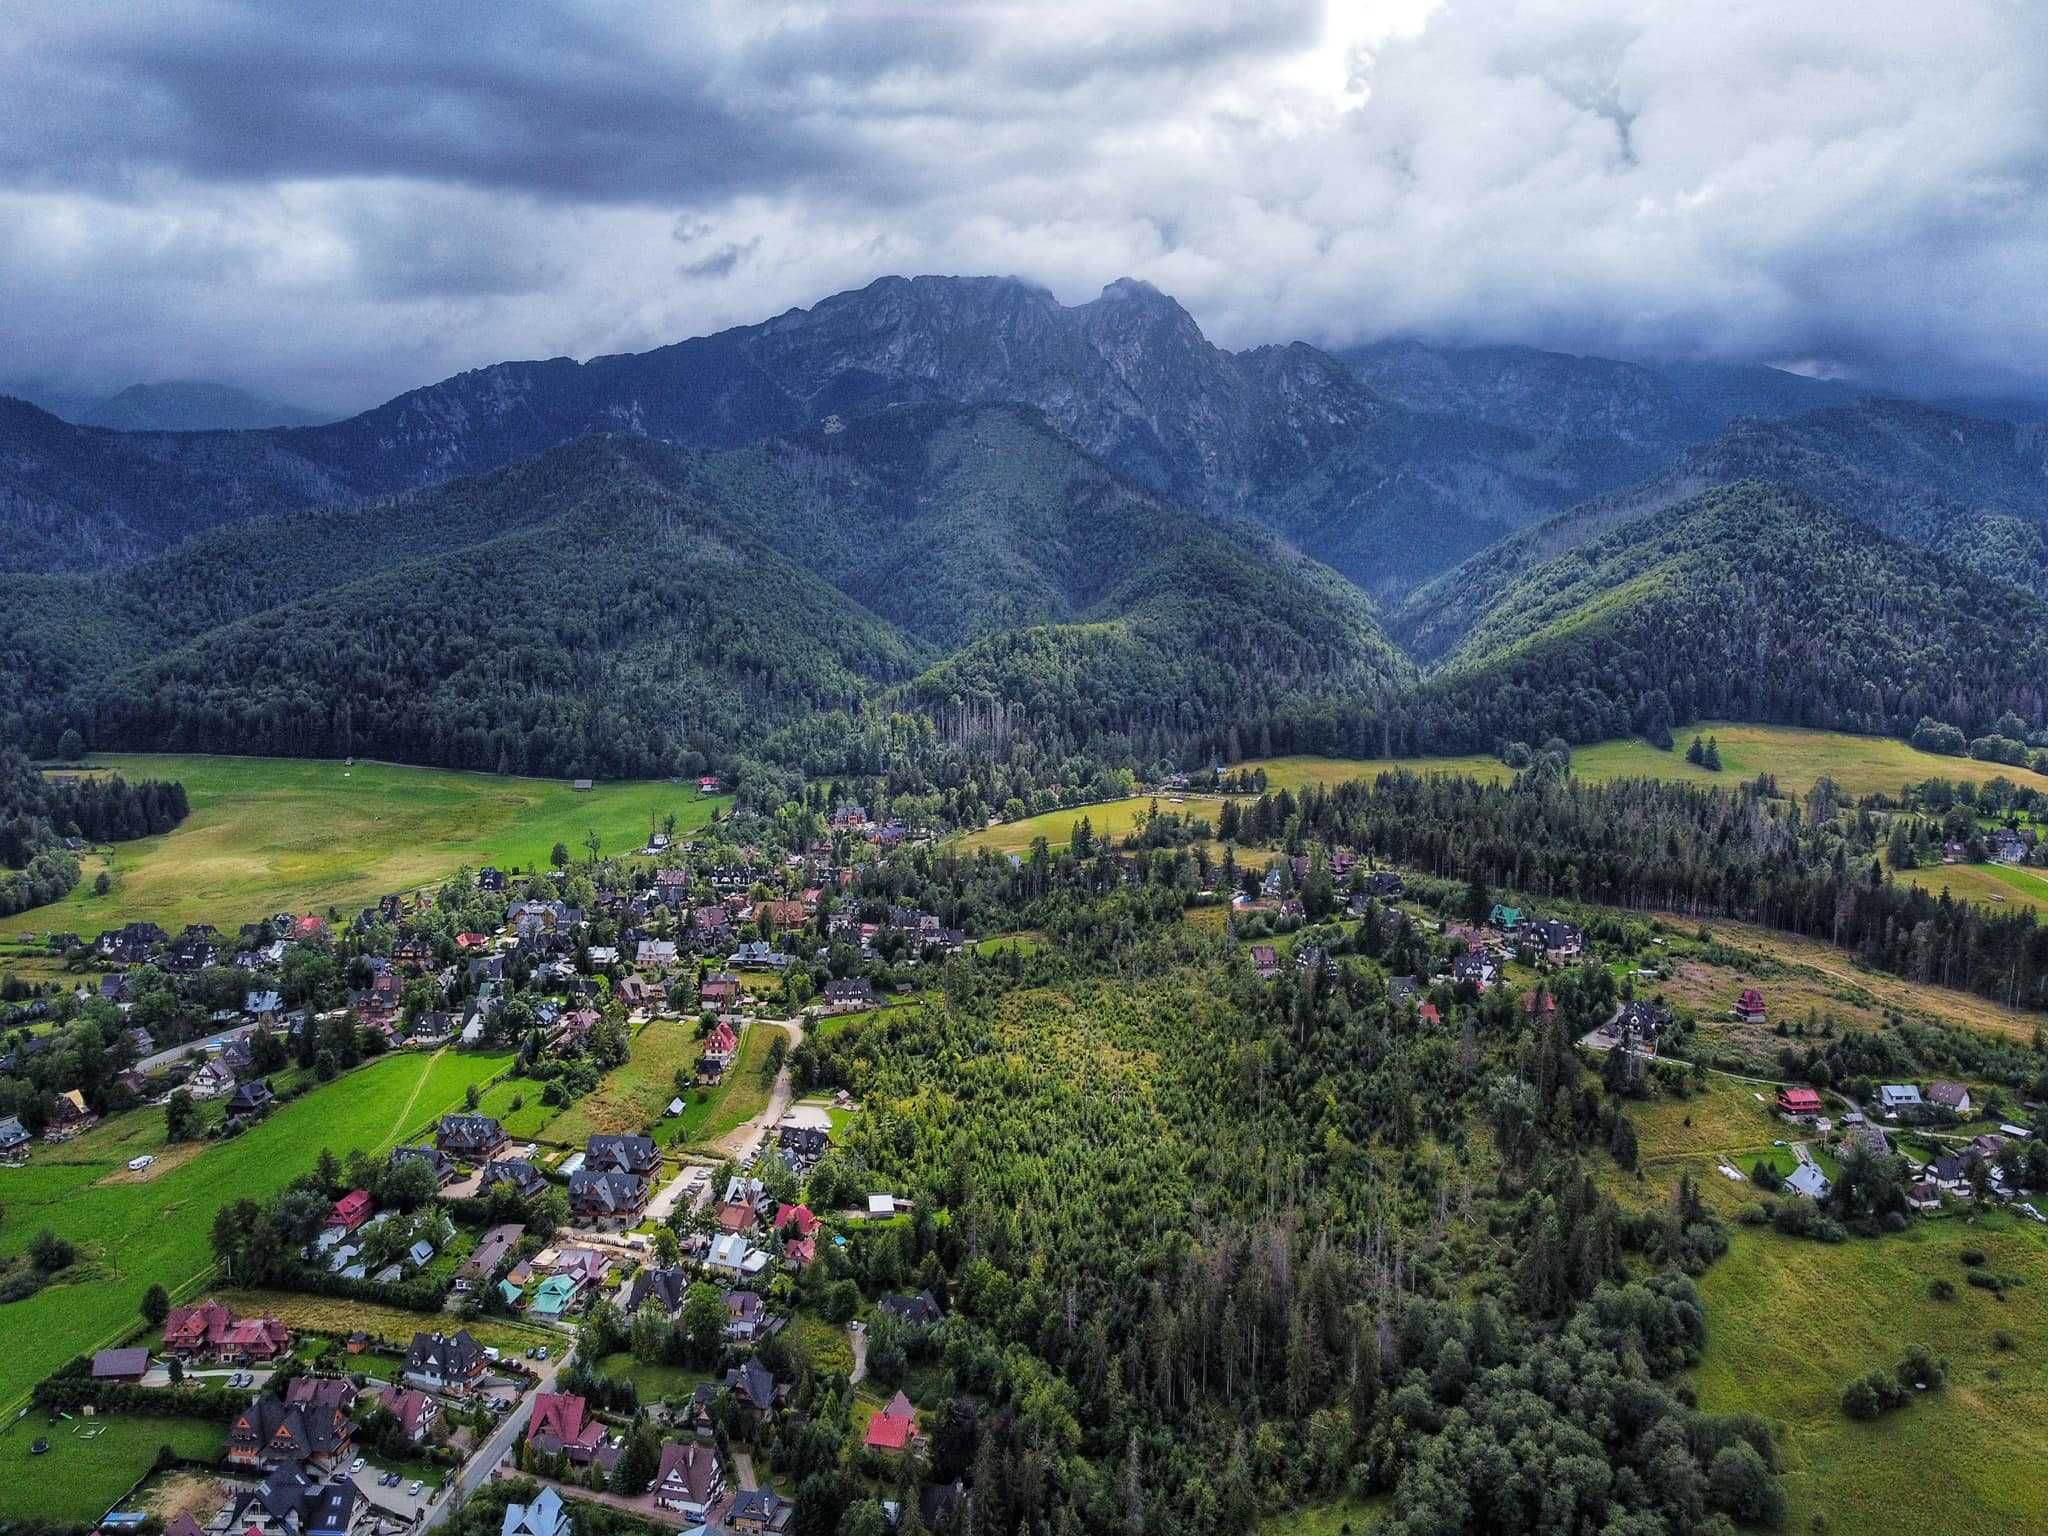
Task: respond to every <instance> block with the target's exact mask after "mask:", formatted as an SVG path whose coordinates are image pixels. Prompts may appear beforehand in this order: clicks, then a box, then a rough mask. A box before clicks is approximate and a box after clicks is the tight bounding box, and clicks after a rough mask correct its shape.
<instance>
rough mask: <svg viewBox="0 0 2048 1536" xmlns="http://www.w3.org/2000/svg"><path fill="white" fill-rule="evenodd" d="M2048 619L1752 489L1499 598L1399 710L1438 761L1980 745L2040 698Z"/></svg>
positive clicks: (1684, 510)
mask: <svg viewBox="0 0 2048 1536" xmlns="http://www.w3.org/2000/svg"><path fill="white" fill-rule="evenodd" d="M2044 678H2048V608H2044V606H2043V605H2042V604H2041V603H2040V602H2039V601H2037V600H2036V599H2034V598H2032V597H2030V596H2028V595H2026V594H2025V593H2022V592H2020V591H2019V590H2018V589H2017V588H2014V587H2010V586H2006V585H2004V584H2001V583H1996V582H1987V581H1984V580H1983V579H1982V578H1980V577H1977V576H1976V575H1974V574H1973V573H1971V572H1969V571H1966V570H1965V569H1963V568H1962V567H1960V566H1958V565H1955V564H1953V563H1951V562H1949V561H1947V560H1944V559H1941V558H1939V557H1935V556H1929V555H1925V554H1922V553H1920V552H1919V551H1916V550H1912V549H1909V548H1907V547H1906V546H1904V545H1902V544H1898V543H1894V542H1892V541H1890V540H1888V539H1885V538H1882V537H1880V536H1878V535H1877V534H1875V533H1874V532H1873V531H1872V530H1871V529H1869V528H1868V527H1866V526H1863V525H1861V524H1857V523H1854V522H1851V521H1850V520H1849V519H1847V518H1844V517H1842V516H1841V515H1840V514H1838V513H1836V512H1833V511H1831V510H1830V509H1828V508H1827V507H1825V506H1822V505H1821V504H1819V503H1818V502H1815V501H1813V500H1812V499H1810V498H1808V497H1806V496H1803V495H1800V494H1798V493H1797V492H1793V491H1787V490H1782V489H1778V488H1774V487H1770V486H1765V485H1762V484H1758V483H1755V482H1745V483H1743V484H1741V485H1737V486H1733V487H1729V488H1727V489H1723V490H1715V491H1710V492H1708V493H1706V494H1705V495H1703V496H1700V497H1698V498H1696V499H1694V500H1692V501H1689V502H1686V503H1683V504H1681V505H1679V506H1676V507H1672V508H1670V509H1669V510H1667V511H1664V512H1660V513H1657V514H1655V515H1654V516H1651V517H1647V518H1643V519H1640V520H1638V521H1636V522H1633V523H1630V524H1628V525H1626V526H1624V527H1622V528H1619V529H1616V530H1614V531H1612V532H1610V533H1608V534H1606V535H1605V536H1603V537H1601V538H1599V539H1597V540H1595V541H1593V542H1592V543H1590V544H1588V545H1586V546H1585V547H1584V548H1582V549H1578V550H1575V551H1573V552H1571V553H1570V554H1567V555H1563V556H1560V557H1559V558H1557V559H1555V560H1553V561H1551V562H1549V563H1548V564H1545V565H1541V566H1538V567H1536V568H1535V569H1533V570H1531V571H1529V572H1527V573H1526V574H1525V575H1523V576H1522V577H1520V578H1519V579H1518V580H1516V581H1515V582H1513V583H1512V584H1510V585H1509V586H1508V587H1507V588H1506V590H1505V591H1503V592H1502V594H1501V595H1500V596H1499V597H1498V598H1497V599H1496V600H1495V601H1494V603H1493V604H1492V606H1491V608H1490V609H1489V611H1488V613H1487V616H1486V618H1485V620H1484V621H1483V622H1482V623H1481V624H1480V625H1479V626H1478V627H1477V628H1476V629H1474V630H1473V631H1472V633H1471V634H1470V636H1469V637H1468V638H1467V639H1466V641H1465V643H1464V644H1463V645H1462V646H1461V647H1460V648H1459V650H1458V651H1457V652H1456V654H1455V655H1453V656H1452V657H1451V658H1450V661H1449V663H1448V664H1447V665H1446V667H1445V668H1444V670H1443V671H1442V672H1441V673H1439V674H1437V675H1436V676H1435V677H1433V678H1432V679H1431V680H1430V682H1429V683H1428V684H1427V685H1426V686H1425V687H1424V689H1423V690H1422V692H1421V693H1420V694H1419V695H1418V696H1417V697H1416V699H1415V700H1414V701H1413V703H1412V705H1411V711H1410V715H1411V720H1410V728H1411V735H1410V737H1409V740H1410V743H1411V745H1412V746H1413V747H1415V748H1416V749H1426V750H1432V751H1450V750H1471V749H1473V748H1475V747H1477V748H1483V747H1486V746H1488V745H1491V744H1494V743H1497V742H1500V741H1502V740H1506V739H1509V738H1513V737H1520V738H1523V739H1526V740H1531V741H1534V740H1537V739H1539V738H1541V737H1545V736H1550V735H1557V736H1561V737H1563V738H1564V739H1566V740H1567V741H1594V740H1599V739H1602V738H1605V737H1611V736H1619V735H1627V734H1631V733H1633V732H1636V731H1652V732H1653V731H1654V730H1655V728H1656V726H1657V725H1658V724H1659V723H1660V722H1661V723H1662V724H1664V725H1666V726H1668V725H1669V723H1670V721H1671V720H1673V719H1679V720H1685V719H1702V718H1717V719H1744V720H1758V721H1766V722H1780V723H1785V724H1798V725H1815V726H1829V727H1837V728H1843V729H1848V730H1856V731H1866V732H1871V733H1876V734H1891V735H1906V734H1908V733H1910V732H1911V730H1912V729H1913V727H1914V725H1915V724H1916V723H1917V722H1918V721H1919V719H1920V718H1921V717H1922V716H1924V715H1925V716H1932V717H1934V718H1935V719H1938V720H1944V721H1949V722H1951V723H1961V724H1962V725H1964V726H1965V727H1966V728H1967V729H1968V731H1969V733H1970V734H1976V733H1977V732H1978V731H1979V730H1980V729H1982V728H1986V727H1988V726H1989V725H1990V723H1991V722H1992V721H1993V720H1995V719H1996V718H1998V717H1999V716H2000V715H2002V714H2004V713H2005V712H2007V711H2011V712H2013V713H2015V714H2016V715H2017V716H2018V717H2019V718H2020V720H2021V721H2023V722H2024V723H2025V724H2026V725H2027V727H2028V728H2029V729H2034V728H2037V727H2038V725H2039V723H2040V721H2041V720H2042V718H2043V706H2044V702H2048V683H2044V681H2043V680H2044Z"/></svg>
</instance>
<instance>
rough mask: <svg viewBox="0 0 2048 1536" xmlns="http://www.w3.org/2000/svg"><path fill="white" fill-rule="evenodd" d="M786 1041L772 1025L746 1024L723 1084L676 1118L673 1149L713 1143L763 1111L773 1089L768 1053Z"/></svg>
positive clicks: (785, 1037)
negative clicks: (778, 1043) (737, 1052)
mask: <svg viewBox="0 0 2048 1536" xmlns="http://www.w3.org/2000/svg"><path fill="white" fill-rule="evenodd" d="M788 1039H789V1034H788V1032H787V1031H785V1030H782V1029H779V1028H777V1027H776V1026H775V1025H773V1024H749V1025H748V1026H747V1028H746V1033H745V1034H743V1035H741V1036H740V1050H739V1055H738V1056H736V1057H735V1058H734V1059H733V1062H732V1065H730V1066H729V1067H727V1068H726V1069H725V1078H724V1081H722V1082H721V1083H720V1084H719V1085H718V1086H717V1087H716V1088H714V1089H713V1090H712V1091H711V1093H710V1094H709V1095H708V1096H707V1097H706V1098H705V1099H704V1100H703V1101H702V1102H701V1103H697V1102H693V1103H691V1104H689V1105H688V1106H687V1107H686V1108H685V1109H684V1110H683V1112H682V1113H681V1114H680V1115H678V1116H677V1117H676V1119H675V1126H676V1130H675V1142H676V1145H678V1146H690V1145H701V1144H703V1143H705V1142H712V1141H716V1140H718V1138H719V1137H721V1136H724V1135H727V1134H728V1133H730V1132H732V1131H736V1130H738V1129H739V1128H740V1127H741V1126H743V1125H745V1124H746V1123H747V1122H748V1121H749V1120H752V1119H754V1118H755V1117H756V1116H758V1115H759V1114H760V1113H761V1111H762V1110H764V1109H766V1108H767V1107H768V1093H769V1090H770V1089H772V1088H773V1087H774V1086H775V1074H774V1073H773V1072H772V1071H770V1070H769V1068H768V1053H769V1051H770V1050H772V1049H773V1048H774V1045H775V1042H776V1041H778V1040H782V1041H785V1042H786V1041H787V1040H788ZM691 1059H692V1060H695V1059H696V1058H695V1057H692V1058H691Z"/></svg>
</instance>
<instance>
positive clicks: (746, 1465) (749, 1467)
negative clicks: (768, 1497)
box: [732, 1451, 761, 1490]
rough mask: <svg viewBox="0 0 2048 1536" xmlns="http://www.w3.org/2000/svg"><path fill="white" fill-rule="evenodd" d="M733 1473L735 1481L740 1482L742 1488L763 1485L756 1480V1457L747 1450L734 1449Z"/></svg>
mask: <svg viewBox="0 0 2048 1536" xmlns="http://www.w3.org/2000/svg"><path fill="white" fill-rule="evenodd" d="M732 1475H733V1481H735V1482H736V1483H738V1484H739V1485H740V1487H741V1489H742V1490H747V1489H753V1488H758V1487H760V1486H761V1485H760V1484H759V1483H757V1482H755V1481H754V1458H753V1457H751V1456H749V1455H748V1454H747V1453H746V1452H745V1451H734V1452H733V1453H732Z"/></svg>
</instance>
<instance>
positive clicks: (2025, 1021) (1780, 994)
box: [1646, 912, 2040, 1049]
mask: <svg viewBox="0 0 2048 1536" xmlns="http://www.w3.org/2000/svg"><path fill="white" fill-rule="evenodd" d="M1659 915H1661V916H1662V917H1663V919H1664V921H1665V922H1666V923H1668V924H1670V925H1671V927H1672V929H1673V930H1674V937H1673V939H1672V943H1671V951H1672V963H1673V964H1674V965H1675V975H1674V976H1673V978H1672V979H1671V980H1669V981H1665V982H1660V983H1655V984H1653V985H1652V984H1646V986H1648V989H1649V990H1652V991H1659V992H1662V993H1664V994H1665V995H1666V997H1667V998H1669V1000H1670V1001H1671V1002H1672V1003H1674V1004H1676V1005H1677V1006H1679V1007H1683V1008H1691V1009H1694V1010H1695V1011H1696V1012H1697V1013H1698V1014H1699V1017H1700V1018H1701V1020H1702V1022H1703V1023H1709V1024H1711V1028H1709V1029H1708V1030H1707V1031H1706V1032H1707V1033H1708V1035H1709V1036H1710V1037H1711V1036H1712V1035H1713V1034H1714V1033H1716V1032H1717V1031H1720V1030H1722V1029H1724V1028H1728V1027H1730V1026H1725V1025H1722V1024H1720V1023H1718V1022H1716V1021H1720V1020H1725V1019H1726V1018H1727V1016H1728V1007H1729V1005H1730V1004H1731V1003H1732V1002H1734V1000H1735V997H1736V995H1737V994H1738V993H1739V992H1740V991H1741V990H1742V988H1743V987H1745V986H1749V985H1752V984H1754V985H1757V986H1760V987H1761V988H1762V989H1763V992H1764V998H1765V1001H1766V1003H1767V1004H1768V1005H1769V1007H1770V1008H1771V1010H1772V1015H1771V1016H1772V1019H1773V1021H1774V1022H1775V1021H1776V1020H1777V1019H1780V1018H1784V1019H1787V1020H1797V1019H1803V1018H1804V1017H1805V1016H1806V1015H1807V1013H1808V1012H1809V1011H1816V1010H1817V1011H1819V1012H1820V1013H1822V1014H1823V1015H1825V1014H1828V1013H1833V1014H1834V1015H1835V1017H1836V1019H1837V1021H1838V1022H1840V1023H1842V1024H1846V1025H1849V1026H1852V1027H1856V1028H1865V1029H1880V1028H1883V1027H1884V1024H1885V1015H1886V1014H1887V1013H1891V1012H1896V1013H1899V1014H1901V1015H1902V1016H1904V1017H1906V1018H1908V1019H1916V1020H1921V1021H1924V1022H1927V1023H1935V1024H1948V1025H1953V1026H1957V1027H1960V1028H1963V1029H1975V1030H1981V1031H1982V1032H1984V1033H1985V1034H1992V1035H2003V1036H2005V1037H2006V1038H2007V1039H2011V1040H2019V1041H2025V1042H2031V1041H2032V1039H2033V1037H2034V1029H2035V1026H2036V1025H2037V1024H2038V1023H2039V1022H2040V1018H2039V1016H2038V1015H2036V1014H2032V1013H2024V1012H2014V1011H2012V1010H2011V1009H2006V1008H2001V1007H1999V1006H1998V1005H1997V1004H1996V1003H1994V1002H1992V1001H1990V1000H1989V999H1988V998H1982V997H1977V996H1975V995H1974V994H1972V993H1968V992H1958V991H1953V990H1951V989H1949V988H1947V987H1935V986H1927V985H1923V984H1922V983H1920V982H1915V981H1907V980H1904V979H1903V978H1901V977H1897V976H1887V975H1884V974H1883V973H1881V972H1878V971H1869V970H1863V969H1860V968H1859V967H1858V966H1857V964H1856V962H1855V961H1854V959H1853V958H1851V957H1850V956H1849V955H1848V954H1846V953H1845V952H1843V951H1841V950H1838V949H1836V948H1834V947H1833V946H1832V945H1829V944H1824V943H1822V942H1821V941H1819V940H1818V939H1803V938H1799V937H1796V936H1795V935H1792V934H1785V933H1778V932H1776V931H1774V930H1772V929H1769V928H1759V927H1755V926H1753V925H1751V924H1748V923H1735V922H1728V921H1725V920H1722V919H1719V918H1716V919H1713V920H1711V921H1710V922H1709V923H1708V924H1707V927H1708V930H1709V931H1710V932H1711V933H1712V935H1713V937H1714V939H1715V940H1716V942H1717V943H1719V944H1720V945H1722V946H1724V948H1727V949H1732V950H1735V951H1737V952H1739V953H1740V954H1741V955H1742V956H1743V957H1744V958H1743V961H1742V963H1738V964H1735V965H1709V964H1706V963H1705V962H1704V961H1703V960H1701V959H1699V958H1697V957H1696V955H1695V954H1694V953H1693V952H1695V951H1697V949H1698V946H1697V944H1696V943H1695V942H1694V941H1693V940H1692V939H1691V938H1690V937H1685V936H1688V935H1691V934H1692V933H1693V932H1695V931H1696V930H1697V929H1698V927H1699V920H1698V919H1697V918H1686V917H1681V916H1679V915H1677V914H1676V913H1669V912H1667V913H1662V914H1659ZM1779 1043H1782V1042H1776V1041H1774V1042H1773V1043H1772V1044H1773V1049H1775V1046H1776V1044H1779Z"/></svg>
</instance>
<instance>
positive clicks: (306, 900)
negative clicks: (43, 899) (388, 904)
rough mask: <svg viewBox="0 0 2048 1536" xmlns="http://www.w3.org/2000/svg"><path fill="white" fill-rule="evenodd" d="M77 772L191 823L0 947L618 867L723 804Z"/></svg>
mask: <svg viewBox="0 0 2048 1536" xmlns="http://www.w3.org/2000/svg"><path fill="white" fill-rule="evenodd" d="M91 763H92V766H93V767H94V768H95V769H98V770H107V771H118V772H120V773H122V774H123V775H125V776H126V777H128V778H129V779H131V780H134V779H142V778H159V779H176V780H178V781H179V782H180V783H182V784H183V785H184V786H185V790H186V793H187V795H188V797H189V798H190V801H191V807H192V810H191V814H190V815H189V816H188V817H187V818H186V819H185V822H184V823H183V825H181V826H179V827H177V828H176V829H175V830H173V831H171V832H167V833H164V834H162V835H161V836H158V837H147V838H141V839H138V840H137V841H135V842H129V843H116V844H113V845H111V847H112V852H111V853H110V854H106V855H98V854H95V855H93V856H91V857H89V858H88V859H86V860H85V861H84V864H85V870H84V877H83V878H82V879H81V880H80V882H79V884H78V886H77V887H76V888H75V889H74V890H73V891H72V892H71V894H70V895H69V896H67V897H66V898H65V899H64V900H63V901H60V902H57V903H55V904H53V905H51V906H47V907H37V908H33V909H31V910H30V911H27V912H22V913H18V914H16V915H15V916H13V917H10V918H6V919H0V936H4V935H5V934H8V933H14V932H20V931H22V930H28V931H30V932H37V933H41V932H45V931H48V930H50V929H65V930H71V931H74V932H78V933H83V934H88V935H89V934H93V933H97V932H99V931H100V930H101V929H102V928H107V927H114V926H118V925H119V924H121V923H124V922H136V921H151V922H156V923H160V924H162V925H163V926H164V927H165V928H167V929H170V930H171V931H173V932H175V931H176V930H177V929H179V928H180V927H182V926H183V925H184V924H186V923H188V922H210V923H214V924H215V925H217V926H219V927H222V928H231V927H232V926H233V925H234V924H237V923H242V922H253V921H255V920H256V919H258V918H263V917H268V916H270V915H271V914H272V913H274V912H278V911H309V910H310V911H325V910H326V909H327V908H328V907H336V908H340V909H343V910H346V909H347V908H349V907H352V906H361V905H364V904H366V903H368V902H371V901H374V900H375V899H376V898H377V897H379V896H381V895H383V894H385V893H386V892H390V891H403V890H410V889H414V888H416V887H418V886H421V885H426V884H431V883H433V882H435V881H438V880H442V879H445V878H446V877H447V876H448V875H450V874H452V873H453V872H454V871H455V870H457V869H459V868H461V867H463V866H464V865H470V866H475V865H481V864H498V865H500V866H503V867H506V868H510V867H512V866H515V865H516V866H518V867H520V868H523V869H533V868H540V867H544V866H545V865H546V863H547V859H548V853H549V851H550V849H552V847H553V846H554V844H555V843H556V842H558V841H560V842H565V843H567V844H568V845H569V846H570V847H571V848H573V849H576V850H577V851H578V853H579V856H580V853H581V850H582V846H583V839H584V838H585V836H586V835H588V834H589V833H591V832H595V833H596V834H597V836H598V838H599V840H600V844H601V846H602V847H603V848H604V850H605V851H607V852H610V853H619V852H624V851H626V850H628V849H632V848H638V847H640V846H642V845H643V844H644V843H645V842H646V839H647V834H648V830H649V827H650V825H651V824H652V823H653V822H654V821H655V820H657V819H659V818H661V817H664V816H667V815H669V814H673V815H674V816H675V817H676V825H677V830H678V832H679V833H680V832H686V831H688V830H690V829H692V828H695V827H699V826H702V825H703V824H704V823H706V822H707V821H709V820H710V819H711V817H712V815H713V813H714V812H716V811H717V810H719V809H720V808H722V807H723V806H725V805H727V804H729V803H730V802H729V800H728V799H725V798H721V797H705V796H700V795H699V794H698V793H697V790H696V788H695V786H694V785H681V784H671V783H668V782H666V781H637V782H631V783H620V784H601V785H599V786H597V787H596V788H594V789H591V790H587V791H580V792H579V791H577V790H574V789H572V788H571V787H570V786H569V785H568V784H566V783H563V782H562V781H560V780H555V779H518V778H510V777H499V776H497V775H494V774H484V773H457V772H453V771H450V770H445V769H437V768H412V767H404V766H400V765H396V764H391V763H366V762H358V763H356V764H355V765H354V766H353V767H345V766H343V765H342V764H341V763H338V762H333V761H327V760H312V759H307V760H301V759H295V758H262V757H203V756H178V755H160V754H151V753H142V754H124V755H109V756H95V757H93V758H92V759H91ZM102 868H104V869H106V870H107V872H108V873H109V874H110V875H111V876H112V877H113V889H112V890H111V892H109V894H108V895H106V896H104V897H100V896H95V895H94V894H93V880H94V876H95V875H96V874H97V873H98V872H99V871H100V870H101V869H102Z"/></svg>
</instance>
